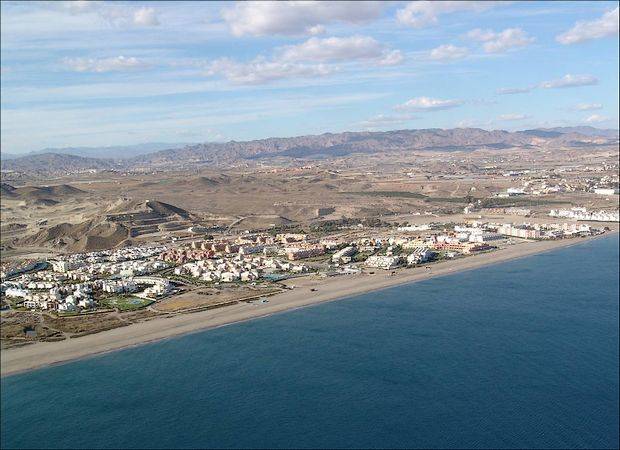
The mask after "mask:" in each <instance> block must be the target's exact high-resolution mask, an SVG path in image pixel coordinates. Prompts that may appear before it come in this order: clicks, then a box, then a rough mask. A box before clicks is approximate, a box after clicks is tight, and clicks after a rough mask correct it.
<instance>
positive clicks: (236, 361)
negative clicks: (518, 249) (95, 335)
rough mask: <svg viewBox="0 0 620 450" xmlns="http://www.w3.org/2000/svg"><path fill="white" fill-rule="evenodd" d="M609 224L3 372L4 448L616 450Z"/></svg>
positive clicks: (613, 262) (614, 284)
mask: <svg viewBox="0 0 620 450" xmlns="http://www.w3.org/2000/svg"><path fill="white" fill-rule="evenodd" d="M618 351H619V348H618V237H617V236H612V237H609V238H605V239H601V240H596V241H591V242H585V243H582V244H580V245H577V246H574V247H570V248H566V249H562V250H558V251H554V252H550V253H546V254H542V255H537V256H534V257H529V258H526V259H520V260H515V261H511V262H508V263H504V264H501V265H496V266H493V267H487V268H482V269H478V270H474V271H470V272H463V273H458V274H454V275H450V276H446V277H441V278H435V279H432V280H427V281H424V282H421V283H417V284H413V285H409V286H402V287H396V288H392V289H388V290H384V291H381V292H373V293H369V294H365V295H360V296H357V297H354V298H349V299H344V300H341V301H337V302H333V303H328V304H323V305H318V306H315V307H311V308H306V309H302V310H297V311H291V312H288V313H284V314H279V315H275V316H271V317H268V318H264V319H260V320H255V321H251V322H246V323H241V324H236V325H231V326H228V327H223V328H220V329H215V330H210V331H206V332H201V333H197V334H192V335H187V336H184V337H180V338H174V339H169V340H166V341H162V342H158V343H154V344H150V345H145V346H142V347H136V348H132V349H128V350H124V351H119V352H115V353H111V354H108V355H102V356H98V357H93V358H90V359H85V360H81V361H77V362H74V363H70V364H65V365H61V366H55V367H50V368H45V369H41V370H37V371H33V372H29V373H26V374H21V375H16V376H11V377H6V378H4V379H2V399H1V407H2V410H1V412H2V417H1V425H2V429H1V431H2V435H1V445H2V447H3V448H180V447H182V448H199V447H239V448H249V447H254V448H286V447H298V448H299V447H307V448H317V447H329V448H350V447H364V448H368V447H407V448H416V447H424V448H429V447H430V448H433V447H434V448H451V447H456V448H524V447H534V448H542V447H544V448H617V447H618V445H619V441H618V426H619V424H618V415H619V411H618V394H619V392H618V377H619V372H618Z"/></svg>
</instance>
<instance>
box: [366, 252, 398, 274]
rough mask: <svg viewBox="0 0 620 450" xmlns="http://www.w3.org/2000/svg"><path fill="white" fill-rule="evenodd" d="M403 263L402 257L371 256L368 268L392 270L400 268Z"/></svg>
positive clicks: (367, 261)
mask: <svg viewBox="0 0 620 450" xmlns="http://www.w3.org/2000/svg"><path fill="white" fill-rule="evenodd" d="M400 263H401V258H400V256H380V255H373V256H369V257H368V259H367V260H366V266H367V267H375V268H377V269H384V270H390V269H394V268H395V267H398V266H399V265H400Z"/></svg>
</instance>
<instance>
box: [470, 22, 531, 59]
mask: <svg viewBox="0 0 620 450" xmlns="http://www.w3.org/2000/svg"><path fill="white" fill-rule="evenodd" d="M467 37H468V38H470V39H473V40H475V41H479V42H484V44H483V45H482V48H484V51H485V52H487V53H503V52H506V51H508V50H511V49H513V48H519V47H525V46H527V45H529V44H531V43H532V42H534V41H535V39H534V38H533V37H530V36H528V34H527V33H526V32H525V31H523V30H522V29H521V28H506V29H505V30H503V31H500V32H495V31H493V30H482V29H480V28H476V29H474V30H471V31H470V32H469V33H467Z"/></svg>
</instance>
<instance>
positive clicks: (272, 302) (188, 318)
mask: <svg viewBox="0 0 620 450" xmlns="http://www.w3.org/2000/svg"><path fill="white" fill-rule="evenodd" d="M588 239H590V238H588ZM585 240H586V239H579V238H577V239H567V240H560V241H538V242H522V243H518V244H515V245H512V246H509V247H506V248H503V249H500V250H497V251H494V252H491V253H484V254H479V255H474V256H468V257H465V258H458V259H455V260H451V261H445V262H438V263H434V264H432V265H431V266H430V267H431V269H430V270H429V269H426V268H425V267H417V268H414V269H400V270H397V271H396V274H395V275H393V276H391V275H390V273H391V272H390V271H383V270H380V269H377V270H375V273H374V274H372V275H371V274H360V275H341V276H336V277H330V278H324V279H321V278H318V277H316V276H313V277H304V278H297V279H291V280H289V281H288V282H287V284H288V285H289V286H291V285H294V286H295V288H294V289H291V290H288V291H285V292H283V293H280V294H277V295H275V296H272V297H269V302H268V303H259V302H257V303H251V304H250V303H243V302H242V303H238V304H234V305H231V306H226V307H223V308H219V309H212V310H207V311H201V312H195V313H191V314H179V315H176V316H172V317H168V318H158V319H154V320H151V321H148V322H142V323H136V324H133V325H130V326H127V327H121V328H116V329H113V330H109V331H103V332H100V333H97V334H91V335H87V336H83V337H80V338H74V339H67V340H64V341H59V342H37V343H34V344H31V345H27V346H23V347H18V348H11V349H5V350H2V352H1V353H0V362H1V372H0V373H1V375H2V376H5V375H9V374H15V373H18V372H23V371H26V370H31V369H35V368H39V367H43V366H47V365H51V364H58V363H63V362H67V361H71V360H75V359H78V358H83V357H86V356H90V355H95V354H100V353H105V352H110V351H114V350H119V349H122V348H125V347H129V346H134V345H140V344H144V343H147V342H153V341H157V340H160V339H164V338H167V337H171V336H177V335H181V334H186V333H190V332H196V331H199V330H205V329H208V328H215V327H220V326H224V325H229V324H232V323H236V322H241V321H245V320H251V319H256V318H259V317H265V316H269V315H271V314H275V313H279V312H283V311H288V310H292V309H296V308H300V307H305V306H309V305H314V304H318V303H322V302H326V301H331V300H336V299H339V298H343V297H349V296H353V295H357V294H362V293H365V292H370V291H375V290H379V289H385V288H388V287H391V286H396V285H399V284H404V283H413V282H417V281H421V280H426V279H429V278H432V277H437V276H442V275H449V274H452V273H456V272H460V271H464V270H470V269H475V268H478V267H483V266H488V265H491V264H495V263H499V262H503V261H508V260H511V259H515V258H521V257H525V256H529V255H534V254H537V253H541V252H545V251H549V250H553V249H556V248H560V247H566V246H569V245H574V244H578V243H580V242H584V241H585ZM312 288H314V289H316V291H311V289H312Z"/></svg>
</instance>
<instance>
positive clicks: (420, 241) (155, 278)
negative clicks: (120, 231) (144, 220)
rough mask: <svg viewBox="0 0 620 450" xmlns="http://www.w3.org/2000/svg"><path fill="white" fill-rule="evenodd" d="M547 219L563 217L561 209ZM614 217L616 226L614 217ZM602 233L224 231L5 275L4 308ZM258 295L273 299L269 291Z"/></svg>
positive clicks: (89, 305) (86, 309)
mask: <svg viewBox="0 0 620 450" xmlns="http://www.w3.org/2000/svg"><path fill="white" fill-rule="evenodd" d="M581 212H582V213H583V211H581ZM551 215H552V216H559V217H566V216H565V215H563V214H561V212H560V213H558V212H557V211H552V212H551ZM614 217H615V221H617V213H616V215H615V216H614ZM614 217H607V216H606V217H605V218H606V219H608V220H609V219H614ZM588 218H589V220H596V218H594V219H592V217H591V216H588ZM604 231H605V228H603V227H592V226H590V225H589V224H587V223H583V222H581V223H578V222H558V223H531V222H521V223H505V222H488V221H480V220H475V219H472V220H468V221H467V222H466V223H460V224H456V223H439V222H431V223H427V224H418V225H401V226H398V227H389V226H379V227H365V226H363V225H361V224H360V225H358V226H354V227H351V226H343V227H341V229H339V230H336V232H335V233H332V234H328V235H325V236H322V237H313V236H312V235H310V234H306V233H278V234H275V235H274V234H270V233H268V232H259V233H250V232H246V233H241V234H237V235H226V234H225V233H222V235H220V236H217V237H215V236H208V238H209V239H203V240H202V241H200V240H192V241H190V242H171V243H167V244H165V245H161V244H157V245H143V246H131V247H125V248H120V249H116V250H104V251H95V252H89V253H78V254H70V255H65V256H59V257H56V258H54V259H50V260H48V261H45V262H39V264H38V265H36V266H32V265H31V266H28V267H26V268H23V269H21V271H20V270H18V271H14V272H12V273H7V272H4V271H3V272H2V274H1V276H2V283H1V284H0V289H1V293H2V304H3V307H4V308H10V309H11V310H15V311H47V312H52V313H54V314H56V315H58V316H59V317H62V316H63V315H71V316H72V315H75V314H86V315H88V314H91V313H93V312H96V311H113V310H120V311H127V310H138V309H141V308H146V307H149V306H152V305H154V304H157V303H166V302H167V301H170V299H174V298H175V296H177V295H180V294H181V295H185V296H187V295H188V294H191V293H192V292H195V290H196V289H197V288H205V287H210V288H213V289H215V290H218V291H226V290H227V289H229V288H230V287H232V286H234V287H236V288H237V287H240V286H244V285H245V286H251V287H253V288H256V287H257V286H266V285H271V286H274V287H281V285H280V282H281V281H283V280H286V279H291V278H295V277H303V276H320V277H331V276H341V275H349V276H350V275H355V274H359V273H362V272H364V271H372V270H374V269H380V270H386V271H391V270H395V269H397V268H409V269H414V270H415V268H418V267H421V266H423V265H427V264H429V263H432V262H439V261H442V260H449V259H454V258H462V257H467V256H469V255H472V254H477V253H482V252H492V251H494V250H497V249H498V248H501V247H505V246H509V245H515V244H517V243H519V242H521V241H528V240H557V239H571V238H577V237H584V236H591V235H596V234H601V233H603V232H604ZM277 292H278V290H277V289H276V290H272V291H271V292H270V293H277ZM194 295H195V296H196V297H200V295H198V294H194ZM227 298H228V297H227ZM259 298H260V299H261V301H268V300H267V297H266V296H265V295H263V294H261V295H259ZM254 299H256V298H254ZM225 304H230V301H227V302H225ZM210 306H214V305H210ZM215 306H217V304H216V305H215Z"/></svg>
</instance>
